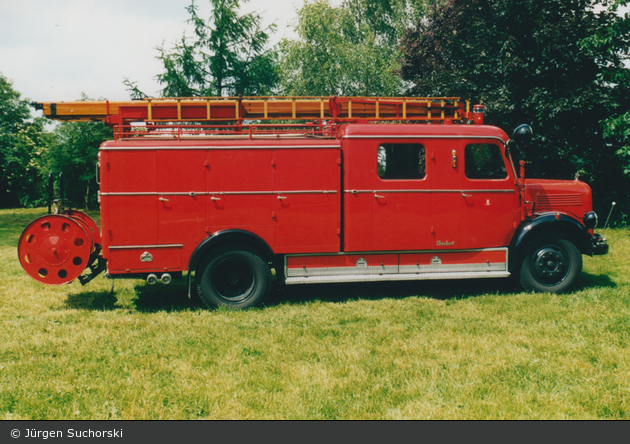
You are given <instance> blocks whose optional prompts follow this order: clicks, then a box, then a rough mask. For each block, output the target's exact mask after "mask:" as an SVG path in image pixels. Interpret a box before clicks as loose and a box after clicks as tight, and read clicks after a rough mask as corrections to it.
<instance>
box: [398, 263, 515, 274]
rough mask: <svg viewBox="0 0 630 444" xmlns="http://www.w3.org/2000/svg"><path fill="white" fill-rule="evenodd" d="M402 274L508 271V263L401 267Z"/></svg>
mask: <svg viewBox="0 0 630 444" xmlns="http://www.w3.org/2000/svg"><path fill="white" fill-rule="evenodd" d="M399 269H400V273H417V274H430V273H446V272H450V273H453V272H473V271H484V272H486V271H506V270H507V261H506V262H494V263H493V262H490V263H479V264H442V265H401V266H400V267H399Z"/></svg>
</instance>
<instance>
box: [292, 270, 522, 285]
mask: <svg viewBox="0 0 630 444" xmlns="http://www.w3.org/2000/svg"><path fill="white" fill-rule="evenodd" d="M509 276H510V273H509V272H508V271H469V272H453V273H418V274H416V273H414V274H411V273H407V274H381V275H342V276H309V277H287V278H286V279H285V283H286V284H287V285H292V284H332V283H338V282H376V281H428V280H442V279H487V278H505V277H509Z"/></svg>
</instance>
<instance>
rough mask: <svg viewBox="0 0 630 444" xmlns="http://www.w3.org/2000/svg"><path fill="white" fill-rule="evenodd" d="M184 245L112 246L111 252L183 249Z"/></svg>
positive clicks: (110, 247)
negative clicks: (139, 249) (142, 249)
mask: <svg viewBox="0 0 630 444" xmlns="http://www.w3.org/2000/svg"><path fill="white" fill-rule="evenodd" d="M183 246H184V244H161V245H110V246H109V249H110V250H133V249H136V248H182V247H183Z"/></svg>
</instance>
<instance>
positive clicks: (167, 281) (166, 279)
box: [160, 273, 173, 285]
mask: <svg viewBox="0 0 630 444" xmlns="http://www.w3.org/2000/svg"><path fill="white" fill-rule="evenodd" d="M172 280H173V278H172V277H171V275H170V274H168V273H164V274H163V275H162V277H161V278H160V281H162V283H163V284H164V285H168V284H170V283H171V281H172Z"/></svg>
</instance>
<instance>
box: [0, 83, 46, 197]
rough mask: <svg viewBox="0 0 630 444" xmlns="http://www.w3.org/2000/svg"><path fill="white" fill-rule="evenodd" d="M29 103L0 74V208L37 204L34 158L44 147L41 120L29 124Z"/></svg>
mask: <svg viewBox="0 0 630 444" xmlns="http://www.w3.org/2000/svg"><path fill="white" fill-rule="evenodd" d="M30 119H31V115H30V112H29V109H28V101H26V100H24V99H21V98H20V93H19V92H17V91H15V90H14V89H13V84H12V82H11V81H10V80H8V79H7V78H6V77H4V76H3V75H1V74H0V208H11V207H17V206H24V205H29V204H32V203H37V202H38V198H39V197H40V191H41V185H40V183H39V180H38V170H37V167H38V165H37V157H38V155H39V154H40V152H41V150H42V147H43V146H45V145H46V143H47V141H48V136H47V135H46V134H45V133H44V128H43V120H41V119H36V120H34V121H31V120H30Z"/></svg>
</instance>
